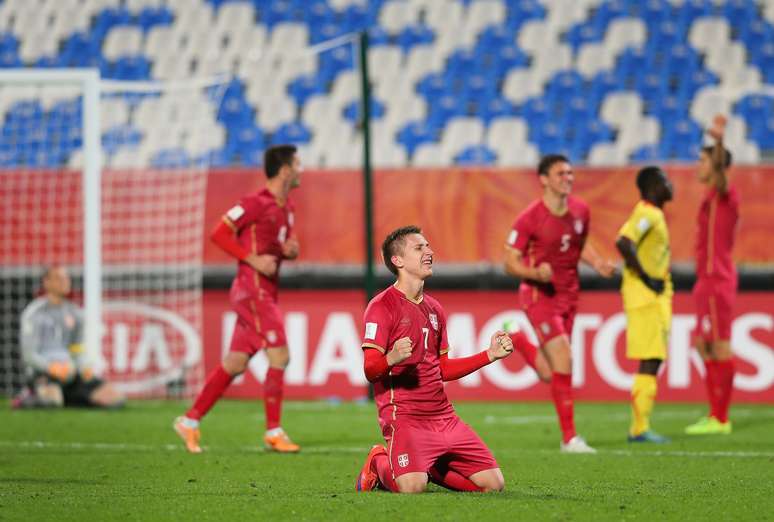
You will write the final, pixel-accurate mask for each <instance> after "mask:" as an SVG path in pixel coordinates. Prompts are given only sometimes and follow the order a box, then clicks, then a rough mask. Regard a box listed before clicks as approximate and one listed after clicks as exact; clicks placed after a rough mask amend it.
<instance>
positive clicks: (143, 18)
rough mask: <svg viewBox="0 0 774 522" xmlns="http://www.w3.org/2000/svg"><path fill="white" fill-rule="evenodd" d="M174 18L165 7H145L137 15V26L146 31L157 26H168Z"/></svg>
mask: <svg viewBox="0 0 774 522" xmlns="http://www.w3.org/2000/svg"><path fill="white" fill-rule="evenodd" d="M174 19H175V16H174V15H173V14H172V11H170V10H169V9H168V8H166V7H163V6H161V7H146V8H145V9H143V10H142V11H140V13H139V14H138V15H137V25H139V26H140V27H142V30H143V31H148V30H149V29H151V28H152V27H155V26H157V25H170V24H171V23H172V22H173V20H174Z"/></svg>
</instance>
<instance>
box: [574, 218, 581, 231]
mask: <svg viewBox="0 0 774 522" xmlns="http://www.w3.org/2000/svg"><path fill="white" fill-rule="evenodd" d="M575 233H576V234H583V221H581V220H580V219H576V220H575Z"/></svg>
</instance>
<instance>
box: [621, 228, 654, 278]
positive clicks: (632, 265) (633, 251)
mask: <svg viewBox="0 0 774 522" xmlns="http://www.w3.org/2000/svg"><path fill="white" fill-rule="evenodd" d="M615 247H616V248H617V249H618V251H619V252H620V253H621V256H622V257H623V259H624V263H625V264H626V266H627V268H629V269H631V270H633V271H634V273H635V274H637V275H638V276H640V277H642V276H643V275H647V274H645V270H643V268H642V265H641V264H640V260H639V259H637V247H636V246H635V245H634V242H633V241H632V240H631V239H629V238H628V237H623V236H621V237H619V238H618V240H617V241H616V242H615Z"/></svg>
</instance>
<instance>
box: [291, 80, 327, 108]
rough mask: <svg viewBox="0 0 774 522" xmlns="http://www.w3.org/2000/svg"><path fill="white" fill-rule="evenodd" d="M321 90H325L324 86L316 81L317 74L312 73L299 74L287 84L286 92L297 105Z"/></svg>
mask: <svg viewBox="0 0 774 522" xmlns="http://www.w3.org/2000/svg"><path fill="white" fill-rule="evenodd" d="M322 92H325V88H324V86H323V85H321V83H320V82H319V81H318V78H317V76H315V75H312V74H307V75H304V76H299V77H298V78H296V79H295V80H293V81H292V82H291V83H290V85H288V94H290V96H292V97H293V99H294V100H295V102H296V104H297V105H299V106H301V105H303V104H304V102H305V101H306V100H307V99H308V98H310V97H311V96H314V95H315V94H320V93H322Z"/></svg>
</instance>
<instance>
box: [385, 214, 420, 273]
mask: <svg viewBox="0 0 774 522" xmlns="http://www.w3.org/2000/svg"><path fill="white" fill-rule="evenodd" d="M421 233H422V229H421V228H419V227H418V226H416V225H407V226H405V227H400V228H396V229H395V230H393V231H392V232H390V233H389V234H387V237H386V238H384V242H382V257H383V258H384V265H385V266H386V267H387V269H388V270H389V271H390V272H392V273H393V274H395V275H398V267H396V266H395V265H394V264H393V263H392V259H391V258H392V256H394V255H396V254H399V253H400V252H399V250H402V249H403V247H405V246H406V236H408V235H409V234H421Z"/></svg>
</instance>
